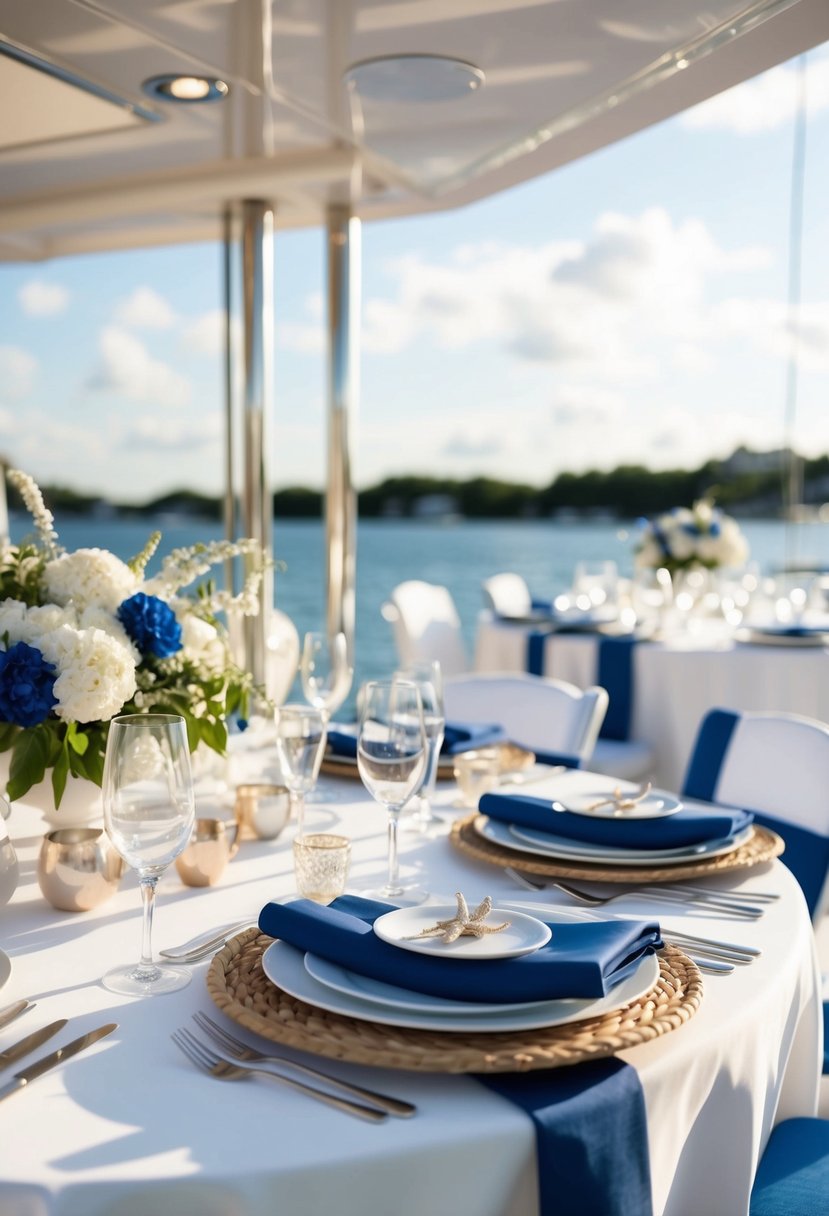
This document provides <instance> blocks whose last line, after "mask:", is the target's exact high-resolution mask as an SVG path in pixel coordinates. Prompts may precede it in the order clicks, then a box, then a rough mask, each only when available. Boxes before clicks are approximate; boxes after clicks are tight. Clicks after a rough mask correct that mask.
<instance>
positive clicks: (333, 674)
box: [299, 633, 354, 717]
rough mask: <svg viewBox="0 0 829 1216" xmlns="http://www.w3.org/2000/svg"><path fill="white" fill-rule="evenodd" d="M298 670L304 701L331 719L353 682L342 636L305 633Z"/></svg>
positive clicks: (352, 669)
mask: <svg viewBox="0 0 829 1216" xmlns="http://www.w3.org/2000/svg"><path fill="white" fill-rule="evenodd" d="M299 670H300V675H301V677H302V692H303V695H304V696H305V699H306V701H308V702H309V704H310V705H313V706H314V708H315V709H322V710H325V712H326V713H327V714H328V716H329V717H330V716H331V714H333V713H334V712H335V711H336V710H338V709H339V708H340V706H341V705H342V703H343V701H344V700H345V699H346V697H347V696H348V694H349V692H350V691H351V681H352V680H353V678H354V668H353V667H352V666H351V665H350V663H349V661H348V643H347V642H346V637H345V634H344V633H335V634H334V636H333V637H329V635H328V634H327V633H306V635H305V638H304V640H303V643H302V658H301V660H300V664H299Z"/></svg>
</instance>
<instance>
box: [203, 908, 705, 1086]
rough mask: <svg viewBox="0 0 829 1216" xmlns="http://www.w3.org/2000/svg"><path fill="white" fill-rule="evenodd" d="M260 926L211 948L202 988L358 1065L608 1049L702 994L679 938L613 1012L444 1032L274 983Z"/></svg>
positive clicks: (493, 1063)
mask: <svg viewBox="0 0 829 1216" xmlns="http://www.w3.org/2000/svg"><path fill="white" fill-rule="evenodd" d="M271 940H272V939H271V938H269V937H265V936H264V935H263V934H261V933H260V932H259V930H258V929H247V930H246V931H245V932H244V933H240V934H239V935H238V937H234V938H233V939H232V940H231V941H229V942H228V944H227V945H226V946H225V948H224V949H223V950H222V951H221V952H220V953H219V954H217V955H216V957H215V958H214V960H213V962H212V964H211V966H210V970H209V972H208V975H207V990H208V992H209V993H210V996H211V997H212V999H213V1000H214V1001H215V1003H216V1005H217V1006H218V1008H219V1009H221V1011H222V1012H223V1013H225V1014H227V1016H228V1017H229V1018H232V1019H233V1020H234V1021H235V1022H238V1023H239V1025H240V1026H244V1027H246V1029H248V1030H253V1031H255V1032H256V1033H257V1034H259V1035H262V1037H263V1038H265V1039H270V1040H271V1041H272V1042H274V1043H280V1044H282V1045H283V1046H286V1047H297V1048H300V1049H301V1050H303V1051H308V1052H311V1053H312V1054H314V1055H320V1056H327V1057H329V1058H331V1059H335V1060H350V1061H351V1062H352V1063H355V1064H374V1065H377V1066H378V1067H383V1068H404V1069H408V1070H414V1071H417V1072H449V1073H465V1072H523V1071H527V1070H529V1069H534V1068H558V1067H560V1066H561V1065H564V1064H578V1063H579V1062H580V1061H582V1060H594V1059H598V1058H600V1057H601V1056H609V1055H613V1054H614V1053H615V1052H617V1051H624V1050H626V1049H627V1048H629V1047H635V1046H637V1045H638V1044H639V1043H646V1042H648V1041H649V1040H650V1039H656V1038H659V1036H660V1035H663V1034H668V1032H669V1031H671V1030H676V1029H677V1028H678V1027H680V1026H682V1025H683V1024H684V1023H685V1022H687V1021H688V1019H689V1018H691V1017H693V1015H694V1014H695V1013H696V1011H697V1009H698V1008H699V1003H700V1000H701V998H702V979H701V977H700V973H699V971H698V970H697V968H696V966H695V965H694V964H693V963H692V962H691V960H690V959H689V958H686V956H685V955H684V954H683V953H682V952H681V951H680V950H678V949H677V948H676V947H675V946H666V947H665V949H664V950H663V951H662V952H661V954H660V956H659V968H660V976H659V979H658V981H657V982H656V984H655V986H654V987H653V988H652V989H651V991H650V992H649V993H647V994H646V995H645V996H643V997H641V998H640V999H639V1000H638V1001H634V1002H632V1003H631V1004H630V1005H627V1006H625V1008H623V1009H621V1010H617V1011H616V1012H615V1013H607V1014H604V1015H603V1016H602V1017H597V1018H590V1019H586V1020H585V1021H581V1022H572V1023H570V1025H568V1026H556V1027H550V1028H549V1029H546V1030H524V1031H516V1032H513V1033H509V1034H447V1033H444V1034H441V1033H438V1032H434V1031H427V1030H406V1029H402V1028H400V1027H397V1026H381V1025H379V1024H378V1023H376V1022H367V1021H362V1020H361V1019H357V1018H350V1017H345V1016H343V1015H342V1014H338V1013H328V1012H327V1011H326V1010H324V1009H318V1008H317V1007H316V1006H314V1005H308V1004H306V1003H305V1002H304V1001H300V1000H297V999H296V998H295V997H292V996H289V995H288V993H286V992H283V991H282V990H281V989H280V988H278V987H277V985H276V984H273V983H271V981H270V980H269V979H268V978H267V976H266V975H265V973H264V971H263V970H262V954H263V952H264V950H265V949H266V948H267V947H268V946H269V945H270V944H271Z"/></svg>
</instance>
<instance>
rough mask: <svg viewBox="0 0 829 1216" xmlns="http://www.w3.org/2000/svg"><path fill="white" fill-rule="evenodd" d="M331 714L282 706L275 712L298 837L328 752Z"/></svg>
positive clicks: (284, 773)
mask: <svg viewBox="0 0 829 1216" xmlns="http://www.w3.org/2000/svg"><path fill="white" fill-rule="evenodd" d="M327 722H328V715H327V713H326V711H325V710H324V709H312V708H310V707H309V706H307V705H282V706H280V708H279V709H278V710H277V711H276V750H277V753H278V755H279V764H280V768H281V769H282V778H283V780H284V782H285V784H286V785H287V787H288V789H289V790H290V792H291V806H292V810H293V812H294V814H295V816H296V834H297V836H300V835H301V834H302V828H303V823H304V820H305V795H306V794H307V793H309V792H310V791H311V790H312V789H313V788H314V786H315V785H316V782H317V778H318V777H319V772H320V765H321V764H322V756H323V752H324V751H325V739H326V725H327Z"/></svg>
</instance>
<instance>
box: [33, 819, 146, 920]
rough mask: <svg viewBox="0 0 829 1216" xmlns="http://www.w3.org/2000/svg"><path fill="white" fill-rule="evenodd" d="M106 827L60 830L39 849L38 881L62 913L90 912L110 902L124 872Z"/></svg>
mask: <svg viewBox="0 0 829 1216" xmlns="http://www.w3.org/2000/svg"><path fill="white" fill-rule="evenodd" d="M125 868H126V867H125V863H124V861H123V859H122V858H121V857H120V856H119V855H118V853H116V851H115V849H114V848H113V846H112V844H111V843H110V840H109V837H108V836H107V834H106V832H105V831H104V830H103V828H58V829H56V830H55V831H53V832H47V833H46V835H45V836H44V838H43V844H42V845H41V846H40V855H39V857H38V861H37V881H38V883H39V884H40V889H41V891H42V892H43V895H44V897H45V898H46V899H47V900H48V901H49V903H50V904H51V905H52V907H53V908H59V909H60V911H61V912H89V911H90V910H91V909H92V908H97V907H98V905H99V904H102V903H105V902H106V900H108V899H111V898H112V896H113V895H114V894H115V892H116V890H117V889H118V884H119V882H120V881H121V875H122V874H123V872H124V869H125Z"/></svg>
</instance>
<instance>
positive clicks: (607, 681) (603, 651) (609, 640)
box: [525, 629, 638, 740]
mask: <svg viewBox="0 0 829 1216" xmlns="http://www.w3.org/2000/svg"><path fill="white" fill-rule="evenodd" d="M566 632H567V630H566V629H531V630H530V632H529V633H528V634H527V651H526V656H525V666H526V669H527V671H528V672H529V674H530V675H533V676H543V675H544V674H545V671H544V654H545V648H546V645H547V638H549V637H551V636H552V635H553V634H556V633H566ZM637 644H638V642H637V639H636V638H613V637H599V638H598V657H597V664H596V683H597V684H599V685H600V686H601V687H602V688H604V689H606V690H607V695H608V707H607V713H606V714H605V718H604V721H603V722H602V725H601V729H600V731H599V738H601V739H616V740H625V739H629V738H630V726H631V720H632V717H633V693H634V688H633V652H634V647H635V646H636V645H637Z"/></svg>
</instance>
